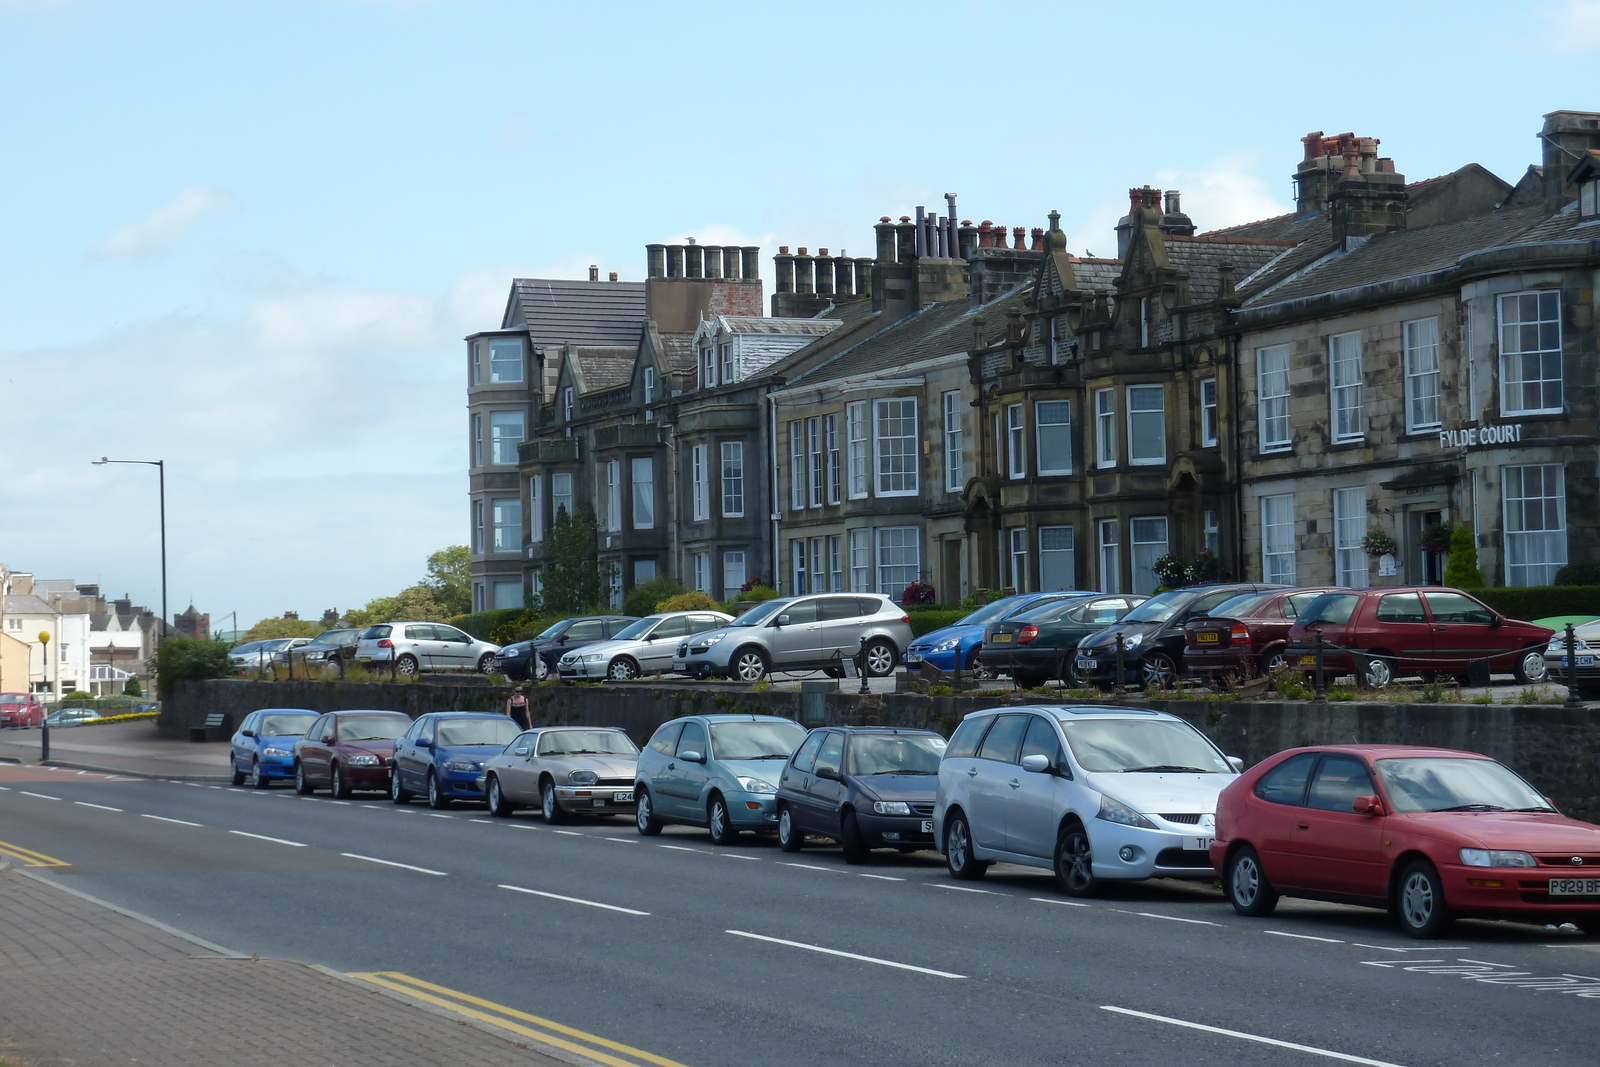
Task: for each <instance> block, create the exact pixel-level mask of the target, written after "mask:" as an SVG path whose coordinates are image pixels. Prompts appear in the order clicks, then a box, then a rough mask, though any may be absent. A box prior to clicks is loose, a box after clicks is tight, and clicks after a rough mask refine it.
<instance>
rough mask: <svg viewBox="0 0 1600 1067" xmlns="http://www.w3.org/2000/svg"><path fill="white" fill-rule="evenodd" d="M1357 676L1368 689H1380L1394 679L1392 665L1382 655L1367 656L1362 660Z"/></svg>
mask: <svg viewBox="0 0 1600 1067" xmlns="http://www.w3.org/2000/svg"><path fill="white" fill-rule="evenodd" d="M1358 677H1359V678H1360V680H1361V684H1362V685H1365V686H1366V687H1368V688H1369V689H1382V688H1383V687H1385V686H1386V685H1388V684H1389V683H1390V682H1392V681H1394V667H1393V666H1392V665H1391V664H1390V663H1389V661H1388V660H1386V659H1384V658H1383V657H1382V656H1369V657H1367V659H1366V660H1364V661H1363V662H1362V664H1361V668H1360V671H1359V674H1358Z"/></svg>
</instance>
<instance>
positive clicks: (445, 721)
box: [389, 711, 521, 811]
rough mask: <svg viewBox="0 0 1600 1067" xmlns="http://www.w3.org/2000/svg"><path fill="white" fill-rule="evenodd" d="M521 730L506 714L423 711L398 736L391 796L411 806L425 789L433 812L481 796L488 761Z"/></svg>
mask: <svg viewBox="0 0 1600 1067" xmlns="http://www.w3.org/2000/svg"><path fill="white" fill-rule="evenodd" d="M520 729H521V727H519V726H518V725H517V724H516V722H515V720H512V719H509V718H507V717H506V716H504V715H496V714H489V713H485V712H480V711H439V712H430V713H429V714H427V715H419V716H418V717H417V719H416V721H415V722H413V723H412V724H411V728H410V729H408V730H407V731H406V732H405V733H403V734H401V735H400V736H399V737H398V738H396V739H395V743H394V756H393V758H392V762H391V767H392V768H393V770H394V773H393V774H392V775H391V776H390V778H389V799H390V800H392V801H394V802H395V803H396V804H409V803H411V798H412V797H413V796H415V795H416V794H418V793H420V794H422V795H423V796H425V797H427V798H428V807H430V808H432V809H433V810H434V811H442V810H443V809H445V808H448V807H449V806H450V802H451V801H452V800H458V799H459V800H482V799H483V788H482V787H481V786H480V785H479V784H478V779H479V777H480V776H481V775H482V774H483V764H484V761H485V760H487V759H489V758H490V757H491V756H494V755H496V754H498V753H499V752H501V751H503V750H504V749H505V747H506V745H508V744H510V743H511V741H512V739H514V738H515V737H516V736H517V731H518V730H520Z"/></svg>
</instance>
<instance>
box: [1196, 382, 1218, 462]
mask: <svg viewBox="0 0 1600 1067" xmlns="http://www.w3.org/2000/svg"><path fill="white" fill-rule="evenodd" d="M1200 447H1201V448H1215V447H1217V380H1216V379H1215V378H1201V379H1200Z"/></svg>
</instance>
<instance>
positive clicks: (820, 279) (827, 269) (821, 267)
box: [816, 248, 833, 296]
mask: <svg viewBox="0 0 1600 1067" xmlns="http://www.w3.org/2000/svg"><path fill="white" fill-rule="evenodd" d="M816 279H817V280H816V291H817V294H818V295H819V296H832V295H833V257H832V256H830V255H828V250H827V249H826V248H819V249H817V259H816Z"/></svg>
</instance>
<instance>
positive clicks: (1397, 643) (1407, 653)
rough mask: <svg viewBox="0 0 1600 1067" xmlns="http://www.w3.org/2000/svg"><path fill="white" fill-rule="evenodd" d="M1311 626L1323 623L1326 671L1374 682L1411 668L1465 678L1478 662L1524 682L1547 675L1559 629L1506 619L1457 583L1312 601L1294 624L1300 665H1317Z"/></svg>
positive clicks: (1292, 643) (1295, 658)
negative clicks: (1548, 654) (1547, 654)
mask: <svg viewBox="0 0 1600 1067" xmlns="http://www.w3.org/2000/svg"><path fill="white" fill-rule="evenodd" d="M1314 627H1320V628H1321V630H1322V641H1323V645H1324V649H1323V653H1322V665H1323V670H1324V672H1325V673H1326V676H1327V677H1329V678H1333V677H1337V676H1338V675H1341V674H1353V675H1355V676H1356V677H1357V678H1358V679H1359V680H1360V681H1361V682H1362V684H1364V685H1368V686H1371V687H1372V688H1374V689H1382V688H1383V687H1384V686H1386V685H1388V684H1389V683H1390V682H1392V681H1394V680H1395V679H1396V678H1398V677H1400V676H1401V675H1407V674H1421V675H1425V676H1427V675H1433V676H1438V675H1448V676H1454V677H1455V678H1457V679H1459V680H1461V681H1463V682H1464V681H1466V679H1467V675H1468V668H1469V667H1470V666H1471V664H1472V663H1473V662H1474V661H1482V662H1487V663H1488V666H1489V669H1490V670H1491V671H1498V672H1504V671H1510V672H1511V673H1513V674H1515V675H1516V678H1517V681H1518V682H1519V683H1521V684H1522V685H1532V684H1534V683H1536V682H1542V681H1544V680H1545V679H1546V678H1548V677H1549V676H1550V671H1549V668H1547V667H1546V666H1545V661H1544V650H1545V645H1546V644H1547V643H1548V642H1549V641H1550V635H1551V634H1553V633H1554V632H1555V631H1554V630H1551V629H1548V628H1547V627H1544V626H1536V625H1535V624H1533V623H1531V622H1519V621H1518V620H1516V619H1508V618H1506V617H1505V616H1504V615H1501V614H1500V613H1499V612H1498V611H1495V610H1494V609H1493V608H1491V607H1489V605H1487V604H1485V603H1484V602H1483V601H1481V600H1478V599H1476V598H1475V597H1472V596H1469V595H1468V594H1466V593H1463V592H1462V591H1461V590H1459V589H1444V588H1421V587H1411V588H1398V589H1361V590H1337V591H1334V592H1328V593H1324V594H1322V596H1320V597H1318V598H1317V599H1316V600H1313V601H1312V602H1311V604H1310V605H1308V606H1307V607H1306V609H1305V611H1303V612H1301V614H1300V617H1299V618H1298V619H1297V620H1295V624H1294V627H1293V628H1292V629H1291V630H1290V631H1289V647H1288V655H1289V657H1290V659H1291V661H1292V663H1293V666H1295V667H1296V668H1297V669H1299V670H1311V669H1313V668H1314V666H1315V664H1316V655H1315V649H1314V642H1315V640H1316V633H1315V632H1314V629H1313V628H1314Z"/></svg>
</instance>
